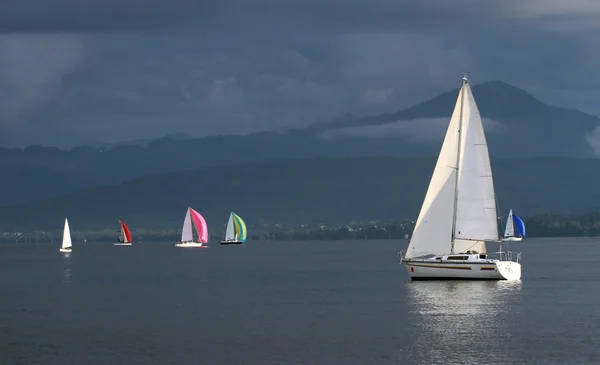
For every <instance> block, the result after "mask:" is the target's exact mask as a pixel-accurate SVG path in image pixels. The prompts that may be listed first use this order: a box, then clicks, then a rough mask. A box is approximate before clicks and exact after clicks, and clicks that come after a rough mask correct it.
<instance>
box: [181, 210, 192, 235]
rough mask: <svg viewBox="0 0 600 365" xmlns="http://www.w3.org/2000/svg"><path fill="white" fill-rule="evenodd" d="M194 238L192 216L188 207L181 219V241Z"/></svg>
mask: <svg viewBox="0 0 600 365" xmlns="http://www.w3.org/2000/svg"><path fill="white" fill-rule="evenodd" d="M193 240H194V235H193V233H192V216H191V215H190V208H188V210H187V213H186V214H185V219H184V220H183V228H182V230H181V242H189V241H193Z"/></svg>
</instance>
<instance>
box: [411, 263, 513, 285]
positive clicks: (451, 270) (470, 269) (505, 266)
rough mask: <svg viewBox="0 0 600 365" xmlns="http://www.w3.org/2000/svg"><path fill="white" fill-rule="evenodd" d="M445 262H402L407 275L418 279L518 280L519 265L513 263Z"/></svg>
mask: <svg viewBox="0 0 600 365" xmlns="http://www.w3.org/2000/svg"><path fill="white" fill-rule="evenodd" d="M488 261H489V262H460V263H459V262H447V261H441V260H439V261H434V260H427V259H424V260H418V259H417V260H411V259H408V260H403V261H402V263H403V264H404V266H405V267H406V270H407V272H408V275H409V276H410V278H411V279H413V280H418V279H430V280H431V279H438V280H440V279H456V280H461V279H471V280H519V279H521V264H519V263H517V262H514V261H498V260H488Z"/></svg>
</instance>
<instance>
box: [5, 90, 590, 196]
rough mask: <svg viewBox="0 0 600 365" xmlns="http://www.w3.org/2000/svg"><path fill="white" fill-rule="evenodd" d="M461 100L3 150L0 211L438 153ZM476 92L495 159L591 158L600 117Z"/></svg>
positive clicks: (450, 96)
mask: <svg viewBox="0 0 600 365" xmlns="http://www.w3.org/2000/svg"><path fill="white" fill-rule="evenodd" d="M457 93H458V89H456V90H452V91H449V92H447V93H444V94H441V95H439V96H437V97H435V98H433V99H431V100H429V101H426V102H424V103H421V104H418V105H415V106H414V107H411V108H408V109H406V110H403V111H399V112H397V113H391V114H383V115H378V116H373V117H367V118H352V117H345V118H343V119H340V120H337V121H334V122H331V123H325V124H315V125H312V126H310V127H308V128H301V129H294V130H277V131H270V132H261V133H253V134H250V135H246V136H213V137H206V138H199V139H188V138H162V139H159V140H154V141H134V142H129V143H128V142H125V143H121V144H116V145H113V146H110V148H107V147H106V146H103V147H102V148H94V147H89V146H82V147H76V148H73V149H71V150H69V151H65V150H60V149H58V148H53V147H41V146H29V147H27V148H24V149H0V169H1V171H2V172H3V176H4V179H2V180H0V205H9V204H18V203H23V202H26V201H32V200H36V199H40V198H49V197H51V196H55V195H58V194H65V193H70V192H74V191H78V190H84V189H88V188H91V187H94V186H102V185H108V184H118V183H121V182H125V181H127V180H129V179H132V178H137V177H141V176H144V175H148V174H156V173H165V172H172V171H178V170H183V169H193V168H198V167H202V166H210V165H220V164H236V163H241V162H259V161H268V160H272V159H274V158H277V159H299V158H313V157H318V156H329V157H357V156H405V157H406V156H435V155H437V153H438V151H439V148H440V146H441V140H442V138H443V134H444V131H445V129H446V126H447V124H448V120H449V117H450V114H451V113H452V110H453V107H454V103H455V101H456V96H457ZM473 93H474V94H475V97H476V99H477V103H478V105H479V108H480V111H481V113H482V115H483V117H484V118H486V119H485V120H484V124H485V126H486V134H487V137H488V144H489V146H490V152H491V154H492V156H495V157H499V158H517V157H518V158H527V157H534V156H564V157H578V158H587V157H593V151H592V148H591V147H590V146H589V145H588V144H587V143H586V136H588V135H589V134H590V133H592V132H593V131H594V130H595V128H596V127H598V126H600V119H598V118H597V117H595V116H593V115H589V114H586V113H582V112H579V111H577V110H571V109H564V108H559V107H555V106H550V105H546V104H544V103H543V102H541V101H540V100H538V99H536V98H535V97H533V96H532V95H530V94H529V93H527V92H526V91H524V90H522V89H519V88H516V87H514V86H511V85H508V84H506V83H504V82H501V81H492V82H488V83H484V84H481V85H476V86H474V87H473Z"/></svg>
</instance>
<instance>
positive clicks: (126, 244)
mask: <svg viewBox="0 0 600 365" xmlns="http://www.w3.org/2000/svg"><path fill="white" fill-rule="evenodd" d="M113 245H115V246H131V242H127V243H120V242H119V243H113Z"/></svg>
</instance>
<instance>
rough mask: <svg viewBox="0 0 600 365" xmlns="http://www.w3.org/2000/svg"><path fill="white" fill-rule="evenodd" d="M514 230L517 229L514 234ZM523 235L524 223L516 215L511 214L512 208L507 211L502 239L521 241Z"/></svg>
mask: <svg viewBox="0 0 600 365" xmlns="http://www.w3.org/2000/svg"><path fill="white" fill-rule="evenodd" d="M515 230H516V231H517V232H516V233H517V234H516V235H515ZM523 237H525V223H523V220H522V219H521V218H519V217H517V216H516V215H513V212H512V209H511V210H510V211H509V212H508V218H506V228H505V229H504V237H502V241H509V242H521V240H523Z"/></svg>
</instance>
